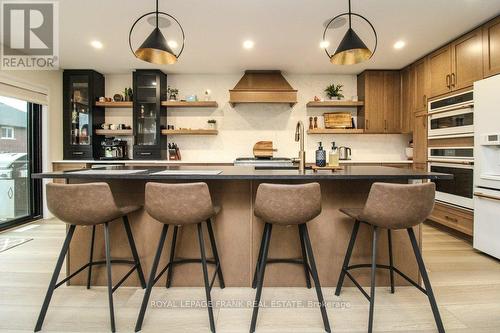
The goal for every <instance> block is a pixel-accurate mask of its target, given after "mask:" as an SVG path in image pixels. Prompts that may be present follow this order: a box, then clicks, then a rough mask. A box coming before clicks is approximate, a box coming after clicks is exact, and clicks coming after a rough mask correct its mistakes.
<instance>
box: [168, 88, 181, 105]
mask: <svg viewBox="0 0 500 333" xmlns="http://www.w3.org/2000/svg"><path fill="white" fill-rule="evenodd" d="M167 94H168V100H169V101H176V100H177V95H178V94H179V89H175V88H170V86H168V87H167Z"/></svg>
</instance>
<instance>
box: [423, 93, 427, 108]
mask: <svg viewBox="0 0 500 333" xmlns="http://www.w3.org/2000/svg"><path fill="white" fill-rule="evenodd" d="M422 99H423V106H424V107H425V104H427V95H424V96H423V98H422Z"/></svg>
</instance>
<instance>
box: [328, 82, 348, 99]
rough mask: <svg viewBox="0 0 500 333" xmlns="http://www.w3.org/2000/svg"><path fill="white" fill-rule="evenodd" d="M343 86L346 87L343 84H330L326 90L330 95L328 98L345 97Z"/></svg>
mask: <svg viewBox="0 0 500 333" xmlns="http://www.w3.org/2000/svg"><path fill="white" fill-rule="evenodd" d="M342 87H344V85H342V84H337V85H336V84H330V85H329V86H327V87H326V88H325V92H326V95H327V96H328V98H330V99H334V98H336V99H341V98H343V97H344V94H342Z"/></svg>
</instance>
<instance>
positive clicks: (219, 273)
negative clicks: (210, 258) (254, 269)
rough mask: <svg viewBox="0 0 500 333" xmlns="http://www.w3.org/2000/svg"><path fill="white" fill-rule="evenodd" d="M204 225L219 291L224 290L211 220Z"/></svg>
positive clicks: (224, 285)
mask: <svg viewBox="0 0 500 333" xmlns="http://www.w3.org/2000/svg"><path fill="white" fill-rule="evenodd" d="M206 223H207V229H208V235H209V236H210V247H211V248H212V253H213V255H214V259H215V265H216V267H217V277H218V278H219V287H220V288H221V289H224V288H225V287H226V284H225V283H224V275H222V267H221V264H220V258H219V251H217V243H216V241H215V235H214V230H213V229H212V220H211V219H208V220H207V221H206Z"/></svg>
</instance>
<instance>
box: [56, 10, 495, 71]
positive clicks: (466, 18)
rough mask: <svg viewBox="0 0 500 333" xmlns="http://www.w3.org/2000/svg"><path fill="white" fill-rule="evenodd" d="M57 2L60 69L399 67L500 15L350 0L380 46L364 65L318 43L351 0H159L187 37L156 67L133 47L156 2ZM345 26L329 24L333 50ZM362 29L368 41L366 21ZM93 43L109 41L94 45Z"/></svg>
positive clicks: (145, 28)
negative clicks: (342, 61) (174, 59)
mask: <svg viewBox="0 0 500 333" xmlns="http://www.w3.org/2000/svg"><path fill="white" fill-rule="evenodd" d="M59 4H60V7H59V17H60V21H59V22H60V26H59V34H60V37H59V38H60V43H59V47H60V65H61V67H62V68H93V69H96V70H98V71H100V72H102V73H106V74H111V73H127V72H130V71H131V70H132V69H135V68H160V69H162V70H164V71H165V72H167V73H237V72H241V71H243V70H245V69H281V70H283V71H285V72H287V73H321V74H326V73H339V74H341V73H342V74H353V73H359V72H361V71H362V70H364V69H366V68H372V69H375V68H376V69H399V68H402V67H404V66H405V65H407V64H409V63H411V62H413V61H414V60H416V59H418V58H419V57H421V56H423V55H425V54H427V53H428V52H429V51H431V50H433V49H435V48H437V47H439V46H440V45H443V44H445V43H446V42H448V41H450V40H452V39H453V38H455V37H457V36H459V35H461V34H462V33H464V32H467V31H468V30H470V29H472V28H474V27H476V26H478V25H479V24H481V23H483V22H485V21H487V20H488V19H490V18H492V17H494V16H496V15H498V14H499V13H500V1H498V0H404V1H402V0H352V9H353V12H356V13H359V14H360V15H363V16H365V17H366V18H368V19H369V20H370V21H371V22H372V24H373V25H374V26H375V29H376V31H377V33H378V49H377V52H376V53H375V55H374V57H373V58H372V59H371V60H369V61H368V62H366V63H363V64H359V65H354V66H338V65H332V64H330V62H329V59H328V57H327V56H326V55H325V53H324V50H322V49H321V48H320V47H319V43H320V41H321V40H322V34H323V30H324V23H325V22H326V21H328V20H329V19H331V18H332V17H334V16H336V15H338V14H340V13H342V12H346V11H347V0H308V1H306V0H168V1H166V0H160V11H165V12H167V13H170V14H172V15H173V16H175V17H176V18H177V19H178V20H179V21H180V22H181V24H182V26H183V28H184V30H185V33H186V43H185V50H184V52H183V54H182V56H181V57H180V59H179V61H178V63H177V64H174V65H165V66H157V65H151V64H148V63H145V62H143V61H140V60H138V59H135V58H134V56H133V55H132V53H131V51H130V49H129V46H128V33H129V30H130V27H131V25H132V24H133V22H134V21H135V20H136V19H137V18H138V17H139V16H141V15H142V14H144V13H146V12H149V11H153V10H154V6H155V1H154V0H141V1H137V0H85V1H81V0H61V1H60V2H59ZM358 23H360V22H359V21H356V22H354V23H353V24H354V26H356V25H357V24H358ZM346 26H347V25H345V24H344V26H343V27H339V28H336V29H334V30H329V34H328V37H327V39H328V40H330V41H331V44H332V48H333V49H332V50H331V51H332V52H333V51H334V47H335V45H336V44H335V40H338V39H339V38H341V37H342V35H343V32H344V31H345V29H346ZM355 29H359V34H360V36H361V37H362V38H363V39H364V40H365V41H366V43H367V45H368V46H369V47H371V46H372V45H373V37H372V35H371V34H370V31H369V29H368V26H367V25H362V26H361V25H360V26H359V28H356V27H355ZM150 30H152V27H151V26H150V25H148V23H147V22H145V21H142V22H140V23H139V24H138V30H137V33H136V34H134V37H133V44H134V46H135V47H138V45H139V44H140V43H141V41H142V40H143V39H145V37H146V36H147V34H148V32H149V31H150ZM169 31H170V33H171V36H168V35H167V39H169V40H170V39H176V40H178V41H180V37H179V33H178V31H174V26H171V27H169V28H167V32H169ZM335 36H336V37H335ZM339 36H340V37H339ZM247 39H251V40H253V41H254V42H255V47H254V48H253V49H251V50H246V49H243V48H242V43H243V41H245V40H247ZM92 40H99V41H101V42H102V43H103V45H104V47H103V48H102V49H94V48H93V47H91V46H90V42H91V41H92ZM398 40H404V41H405V42H406V47H404V48H403V49H401V50H395V49H394V48H393V45H394V43H395V42H396V41H398Z"/></svg>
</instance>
